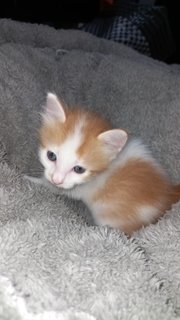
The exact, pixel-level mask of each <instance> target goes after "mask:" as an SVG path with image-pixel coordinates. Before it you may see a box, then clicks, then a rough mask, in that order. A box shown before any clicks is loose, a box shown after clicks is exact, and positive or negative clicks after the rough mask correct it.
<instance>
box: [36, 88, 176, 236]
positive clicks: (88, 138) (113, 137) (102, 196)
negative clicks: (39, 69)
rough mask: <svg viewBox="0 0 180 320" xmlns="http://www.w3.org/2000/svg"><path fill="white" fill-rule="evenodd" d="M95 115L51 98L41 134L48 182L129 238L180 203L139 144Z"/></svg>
mask: <svg viewBox="0 0 180 320" xmlns="http://www.w3.org/2000/svg"><path fill="white" fill-rule="evenodd" d="M127 140H128V135H127V132H125V131H124V130H121V129H112V128H111V125H110V124H109V123H108V122H107V121H105V120H104V119H102V118H101V117H99V116H97V115H96V114H94V113H92V112H88V111H85V110H82V109H77V108H75V109H69V108H66V107H64V106H63V105H62V103H61V102H60V101H59V100H58V98H57V96H56V95H55V94H52V93H49V94H48V95H47V102H46V106H45V109H44V113H43V114H42V125H41V128H40V130H39V141H40V149H39V157H40V161H41V163H42V165H43V166H44V175H45V178H46V179H47V180H48V181H50V182H51V184H53V185H55V186H56V187H58V188H63V189H65V190H67V191H68V195H69V196H71V197H73V198H76V199H80V200H82V201H83V202H84V203H85V204H86V205H87V206H88V207H89V209H90V211H91V213H92V215H93V218H94V220H95V222H96V224H98V225H109V226H111V227H115V228H119V229H120V230H121V231H123V232H125V233H126V234H131V233H132V232H133V231H135V230H137V229H139V228H141V227H142V226H146V225H148V224H150V223H153V222H155V221H157V219H158V218H159V217H160V216H161V215H162V214H163V213H164V212H165V211H166V210H168V209H169V208H170V207H171V205H172V203H174V202H177V201H178V200H179V199H180V185H175V186H174V185H172V184H171V183H170V181H169V179H168V178H167V176H166V174H165V173H164V172H163V170H162V169H161V167H160V166H159V165H158V164H157V162H156V161H155V160H154V159H153V157H152V156H151V154H150V152H149V151H148V150H147V148H146V147H145V146H144V145H143V144H142V143H141V142H140V141H139V140H131V141H128V142H127Z"/></svg>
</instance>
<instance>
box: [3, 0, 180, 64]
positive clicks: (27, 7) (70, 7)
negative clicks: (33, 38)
mask: <svg viewBox="0 0 180 320" xmlns="http://www.w3.org/2000/svg"><path fill="white" fill-rule="evenodd" d="M155 5H163V6H165V7H166V9H167V13H168V19H169V25H170V29H171V32H172V36H173V39H174V42H175V46H176V50H175V51H174V53H173V54H172V56H171V57H170V58H169V61H168V62H169V63H180V35H179V34H180V18H179V9H178V1H176V2H175V1H170V0H157V1H155ZM101 7H102V0H49V1H46V0H44V1H42V0H37V1H34V0H31V1H28V0H6V1H1V4H0V18H11V19H14V20H18V21H24V22H32V23H43V24H48V25H51V26H53V27H55V28H76V27H77V23H78V22H88V21H91V20H92V19H93V18H95V17H98V16H100V15H101Z"/></svg>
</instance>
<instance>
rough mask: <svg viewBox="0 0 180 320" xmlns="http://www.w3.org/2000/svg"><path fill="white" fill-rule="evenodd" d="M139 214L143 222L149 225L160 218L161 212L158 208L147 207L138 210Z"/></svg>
mask: <svg viewBox="0 0 180 320" xmlns="http://www.w3.org/2000/svg"><path fill="white" fill-rule="evenodd" d="M137 213H138V217H139V218H140V219H141V221H143V222H145V223H148V222H149V221H152V220H153V219H154V218H156V217H157V216H158V213H159V210H158V209H157V207H153V206H148V205H146V206H141V207H140V208H138V210H137Z"/></svg>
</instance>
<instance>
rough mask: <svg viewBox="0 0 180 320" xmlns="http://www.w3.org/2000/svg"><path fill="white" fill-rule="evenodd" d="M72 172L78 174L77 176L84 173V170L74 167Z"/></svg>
mask: <svg viewBox="0 0 180 320" xmlns="http://www.w3.org/2000/svg"><path fill="white" fill-rule="evenodd" d="M73 170H74V172H76V173H78V174H82V173H84V172H85V171H86V169H84V168H83V167H80V166H75V167H74V168H73Z"/></svg>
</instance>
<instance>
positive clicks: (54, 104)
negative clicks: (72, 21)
mask: <svg viewBox="0 0 180 320" xmlns="http://www.w3.org/2000/svg"><path fill="white" fill-rule="evenodd" d="M42 116H43V119H44V121H45V122H52V121H60V122H62V123H63V122H65V121H66V114H65V111H64V108H63V106H62V104H61V102H60V101H59V99H58V97H57V96H56V95H55V94H54V93H51V92H49V93H48V94H47V99H46V105H45V108H44V112H43V114H42Z"/></svg>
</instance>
